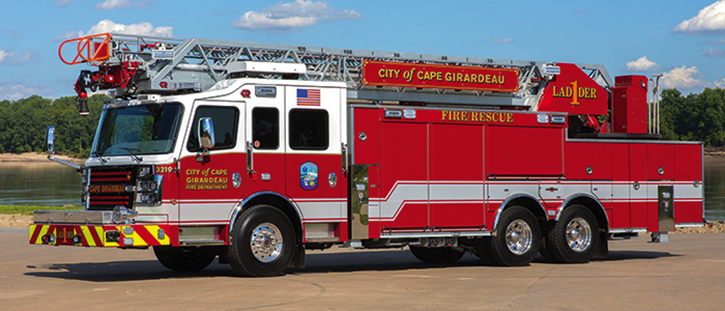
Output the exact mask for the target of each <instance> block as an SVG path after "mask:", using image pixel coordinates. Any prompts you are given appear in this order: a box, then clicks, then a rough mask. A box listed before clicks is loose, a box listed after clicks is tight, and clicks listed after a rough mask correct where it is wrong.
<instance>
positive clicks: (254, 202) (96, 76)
mask: <svg viewBox="0 0 725 311" xmlns="http://www.w3.org/2000/svg"><path fill="white" fill-rule="evenodd" d="M59 54H60V57H61V59H62V60H63V61H64V62H66V63H69V64H75V63H87V64H91V65H94V66H97V68H98V70H96V71H90V70H88V71H81V75H80V77H79V78H78V81H77V83H76V85H75V89H76V91H77V92H78V97H77V105H78V108H79V111H80V113H81V114H87V113H88V108H87V104H86V100H87V91H88V90H91V91H97V90H109V94H110V95H111V97H112V99H110V100H108V101H107V102H106V104H105V107H104V109H103V113H102V116H101V119H100V122H99V125H98V130H97V132H96V136H95V142H94V145H93V148H92V153H91V154H90V157H89V158H88V160H87V161H86V162H85V164H84V165H82V166H80V165H74V164H72V163H67V162H62V161H60V160H58V159H56V158H55V157H53V156H52V154H51V155H49V158H50V159H51V160H56V161H60V162H62V163H63V164H66V165H70V166H74V167H75V168H76V169H78V170H79V171H80V172H82V175H83V200H82V204H83V207H84V209H83V210H82V211H60V212H59V211H42V212H36V213H35V216H34V217H35V220H34V223H33V224H32V225H30V243H31V244H43V245H69V246H84V247H117V248H138V249H146V248H148V247H153V250H154V253H155V255H156V257H157V258H158V259H159V261H160V262H161V263H162V264H163V265H164V266H166V267H168V268H170V269H172V270H199V269H203V268H204V267H206V266H207V265H209V264H210V263H211V262H212V261H213V260H214V259H215V258H216V257H217V256H218V257H219V261H220V262H228V263H229V264H231V266H232V267H233V268H234V269H235V270H236V271H238V272H240V273H242V274H246V275H251V276H267V275H277V274H280V273H283V272H284V270H285V269H286V268H288V267H303V266H304V257H305V250H309V249H326V248H329V247H332V246H344V247H351V248H385V247H404V246H407V247H409V249H410V250H411V252H412V253H413V255H415V257H417V258H418V259H420V260H422V261H425V262H429V263H434V264H451V263H454V262H455V261H457V260H458V259H459V258H460V257H461V256H462V255H463V254H464V253H465V252H471V253H473V254H475V255H477V256H478V257H480V258H481V259H482V260H483V261H484V262H486V263H489V264H493V265H505V266H520V265H528V264H529V263H530V262H531V261H532V260H533V259H534V257H535V256H536V254H537V253H539V252H540V253H541V255H542V256H543V257H544V258H545V259H546V260H548V261H552V262H565V263H577V262H587V261H589V260H590V259H592V258H605V257H606V256H607V252H608V246H607V245H608V241H609V240H616V239H628V238H632V237H636V236H638V235H639V234H640V233H644V232H650V233H652V239H653V240H655V241H665V240H666V239H667V232H668V231H673V230H674V229H675V228H677V227H686V226H700V225H702V220H703V181H702V180H703V159H702V154H703V152H702V144H701V143H698V142H675V141H663V140H661V139H660V135H659V134H658V131H659V129H658V125H657V124H658V118H659V116H658V113H659V112H658V110H659V109H658V105H657V103H656V99H657V94H656V87H653V89H654V92H653V96H651V97H652V102H653V103H648V89H649V88H648V79H647V77H645V76H637V75H631V76H622V77H617V78H616V79H614V81H612V80H611V78H610V77H609V75H608V73H607V72H606V70H605V69H604V67H602V66H600V65H590V64H571V63H558V62H539V61H520V60H505V59H488V58H473V57H458V56H444V55H425V54H411V53H396V52H380V51H364V50H351V49H333V48H319V47H306V46H286V45H273V44H259V43H248V42H232V41H221V40H206V39H188V40H179V39H169V38H151V37H143V36H135V35H124V34H101V35H95V36H89V37H83V38H79V39H74V40H69V41H67V42H64V43H63V45H61V48H60V49H59ZM68 55H70V56H71V57H69V56H68ZM652 81H655V80H654V78H653V80H652ZM49 134H50V135H49V140H48V142H49V143H48V145H49V149H50V150H51V151H52V149H53V148H52V147H53V143H52V137H53V135H54V134H55V133H54V131H53V129H50V130H49Z"/></svg>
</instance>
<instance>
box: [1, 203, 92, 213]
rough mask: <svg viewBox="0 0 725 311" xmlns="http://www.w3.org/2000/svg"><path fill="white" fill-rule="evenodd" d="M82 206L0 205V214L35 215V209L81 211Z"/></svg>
mask: <svg viewBox="0 0 725 311" xmlns="http://www.w3.org/2000/svg"><path fill="white" fill-rule="evenodd" d="M82 209H83V208H81V207H80V206H44V205H0V214H21V215H33V212H35V211H80V210H82Z"/></svg>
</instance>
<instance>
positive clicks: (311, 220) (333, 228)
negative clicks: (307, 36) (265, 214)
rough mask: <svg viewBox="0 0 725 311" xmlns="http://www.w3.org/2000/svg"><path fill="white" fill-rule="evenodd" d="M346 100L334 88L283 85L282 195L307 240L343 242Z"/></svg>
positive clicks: (345, 212)
mask: <svg viewBox="0 0 725 311" xmlns="http://www.w3.org/2000/svg"><path fill="white" fill-rule="evenodd" d="M344 96H345V93H344V89H342V88H337V87H319V86H287V87H286V95H285V115H286V127H287V128H286V131H285V134H286V136H287V137H286V147H287V154H286V159H285V164H286V170H287V172H286V174H287V180H286V192H287V195H288V196H289V197H290V198H291V199H292V200H293V201H294V203H295V204H296V205H297V206H298V207H299V208H300V210H301V213H302V217H303V222H304V224H305V231H306V236H305V239H306V240H308V241H309V240H311V239H316V238H324V239H330V238H331V239H339V240H344V239H346V238H347V223H346V221H347V220H346V219H347V206H346V204H347V203H346V202H347V201H346V199H345V197H346V196H347V176H345V175H346V174H345V171H344V169H343V161H342V153H343V145H342V144H343V142H344V139H345V138H344V137H345V135H343V131H344V130H345V129H346V118H345V117H343V116H342V114H343V112H344V110H343V109H341V107H342V105H344V103H345V101H344Z"/></svg>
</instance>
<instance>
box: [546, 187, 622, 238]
mask: <svg viewBox="0 0 725 311" xmlns="http://www.w3.org/2000/svg"><path fill="white" fill-rule="evenodd" d="M575 204H578V205H583V206H584V207H586V208H588V209H589V210H590V211H591V212H592V214H594V217H596V218H597V224H598V225H599V228H600V229H605V230H606V231H607V232H609V216H607V212H606V211H605V210H604V206H603V205H602V203H600V202H599V200H597V198H595V197H594V196H593V195H591V194H587V193H579V194H575V195H572V196H570V197H568V198H567V199H566V200H564V202H563V203H561V205H559V208H558V209H557V211H556V218H555V220H556V221H559V217H561V213H562V212H563V211H564V209H566V208H567V207H570V206H572V205H575Z"/></svg>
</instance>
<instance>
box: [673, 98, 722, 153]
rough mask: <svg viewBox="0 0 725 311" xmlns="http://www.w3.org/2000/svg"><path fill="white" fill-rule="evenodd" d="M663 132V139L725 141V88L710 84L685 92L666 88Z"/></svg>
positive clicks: (717, 143) (718, 143) (718, 144)
mask: <svg viewBox="0 0 725 311" xmlns="http://www.w3.org/2000/svg"><path fill="white" fill-rule="evenodd" d="M660 133H661V134H662V138H663V139H669V140H690V141H703V142H705V145H706V146H712V147H722V146H724V145H725V89H720V88H715V89H711V88H706V89H704V90H703V91H702V92H701V93H699V94H689V95H686V96H683V95H682V93H680V91H678V90H676V89H666V90H663V91H662V96H661V97H660Z"/></svg>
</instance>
